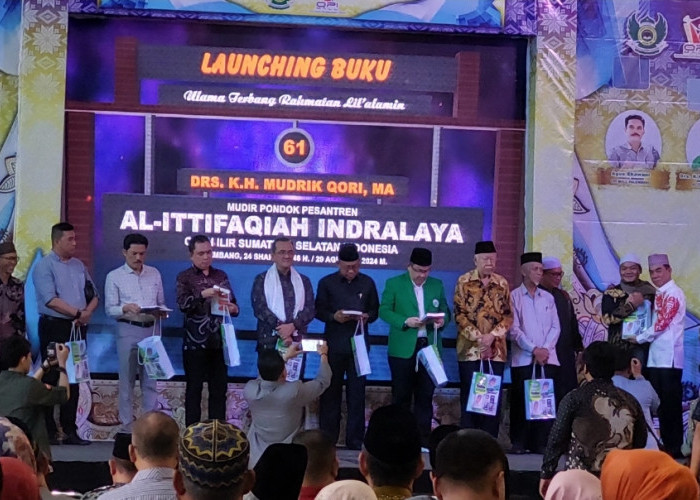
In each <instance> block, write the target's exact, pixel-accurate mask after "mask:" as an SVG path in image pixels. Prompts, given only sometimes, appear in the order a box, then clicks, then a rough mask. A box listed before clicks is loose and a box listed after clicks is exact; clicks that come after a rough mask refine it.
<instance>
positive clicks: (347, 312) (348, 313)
mask: <svg viewBox="0 0 700 500" xmlns="http://www.w3.org/2000/svg"><path fill="white" fill-rule="evenodd" d="M340 312H341V314H344V315H345V316H356V317H360V318H361V317H362V315H363V314H364V313H363V312H362V311H353V310H350V309H343V310H342V311H340Z"/></svg>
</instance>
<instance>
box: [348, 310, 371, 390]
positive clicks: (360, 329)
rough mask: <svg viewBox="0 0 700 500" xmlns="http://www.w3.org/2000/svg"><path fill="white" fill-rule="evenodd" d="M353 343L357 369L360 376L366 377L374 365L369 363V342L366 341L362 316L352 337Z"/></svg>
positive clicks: (353, 354)
mask: <svg viewBox="0 0 700 500" xmlns="http://www.w3.org/2000/svg"><path fill="white" fill-rule="evenodd" d="M350 342H351V344H352V356H353V358H355V371H356V372H357V376H358V377H364V376H365V375H369V374H370V373H372V367H371V366H370V364H369V353H368V352H367V343H366V342H365V326H364V320H363V319H362V318H360V319H358V320H357V326H355V334H354V335H353V336H352V338H351V339H350Z"/></svg>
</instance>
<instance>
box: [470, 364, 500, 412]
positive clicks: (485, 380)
mask: <svg viewBox="0 0 700 500" xmlns="http://www.w3.org/2000/svg"><path fill="white" fill-rule="evenodd" d="M488 363H489V373H484V360H481V362H480V363H479V371H478V372H475V373H473V374H472V384H471V387H470V388H469V399H468V400H467V407H466V410H467V411H470V412H472V413H480V414H482V415H490V416H495V415H496V413H498V403H499V400H500V398H501V382H502V377H501V376H500V375H494V374H493V368H492V367H491V360H488Z"/></svg>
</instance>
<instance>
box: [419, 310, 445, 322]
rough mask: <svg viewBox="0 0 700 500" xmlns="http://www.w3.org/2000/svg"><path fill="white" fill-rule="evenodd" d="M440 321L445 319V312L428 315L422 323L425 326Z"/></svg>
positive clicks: (423, 318) (422, 319)
mask: <svg viewBox="0 0 700 500" xmlns="http://www.w3.org/2000/svg"><path fill="white" fill-rule="evenodd" d="M438 319H445V313H443V312H431V313H426V314H425V316H423V317H422V318H421V319H420V322H421V323H424V324H428V323H433V322H435V321H436V320H438Z"/></svg>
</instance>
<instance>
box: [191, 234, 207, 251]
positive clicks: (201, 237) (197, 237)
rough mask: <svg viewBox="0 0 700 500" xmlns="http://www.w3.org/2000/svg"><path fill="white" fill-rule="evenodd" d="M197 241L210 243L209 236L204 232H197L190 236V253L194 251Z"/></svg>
mask: <svg viewBox="0 0 700 500" xmlns="http://www.w3.org/2000/svg"><path fill="white" fill-rule="evenodd" d="M197 243H209V238H207V237H206V236H204V235H203V234H197V235H195V236H192V237H191V238H190V242H189V243H188V244H187V248H188V249H189V250H190V255H192V254H193V253H194V247H195V245H196V244H197Z"/></svg>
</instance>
